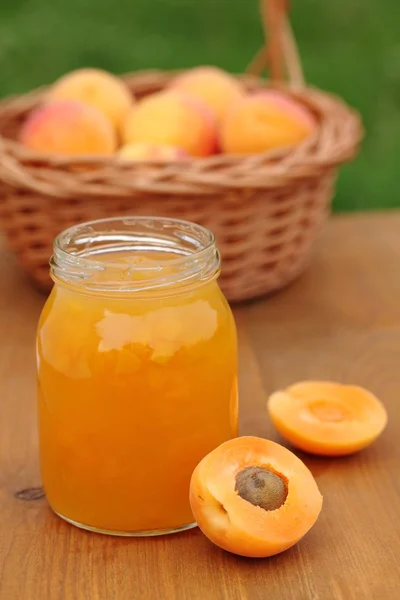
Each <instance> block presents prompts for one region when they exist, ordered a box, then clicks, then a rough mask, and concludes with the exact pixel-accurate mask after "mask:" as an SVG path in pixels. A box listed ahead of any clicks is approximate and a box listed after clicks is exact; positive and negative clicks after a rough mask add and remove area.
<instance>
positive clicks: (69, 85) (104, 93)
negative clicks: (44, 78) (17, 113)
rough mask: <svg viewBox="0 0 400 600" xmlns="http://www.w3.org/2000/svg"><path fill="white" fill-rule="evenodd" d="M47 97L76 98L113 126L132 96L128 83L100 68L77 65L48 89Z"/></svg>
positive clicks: (129, 106) (117, 126) (122, 115)
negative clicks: (101, 115)
mask: <svg viewBox="0 0 400 600" xmlns="http://www.w3.org/2000/svg"><path fill="white" fill-rule="evenodd" d="M48 97H49V99H50V100H76V101H78V102H83V103H84V104H89V106H93V107H94V108H97V109H98V110H99V111H100V112H102V113H103V114H104V115H105V116H106V117H107V118H108V119H109V120H110V121H111V123H112V124H113V125H114V127H115V128H116V129H119V128H120V125H121V123H122V121H123V120H124V118H125V117H126V115H127V113H128V111H129V109H130V108H131V107H132V104H133V101H134V98H133V95H132V93H131V92H130V90H129V88H128V86H127V85H126V84H125V83H124V82H123V81H122V80H121V79H119V78H118V77H116V76H115V75H112V74H111V73H108V72H107V71H103V70H102V69H78V70H76V71H72V72H71V73H67V74H66V75H64V76H63V77H61V78H60V79H58V81H56V82H55V83H54V84H53V86H52V87H51V89H50V90H49V93H48Z"/></svg>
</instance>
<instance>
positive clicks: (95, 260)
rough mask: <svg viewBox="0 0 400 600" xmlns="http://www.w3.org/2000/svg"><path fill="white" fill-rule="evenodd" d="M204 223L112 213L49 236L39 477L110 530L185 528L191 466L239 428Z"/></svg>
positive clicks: (229, 342)
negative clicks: (52, 239)
mask: <svg viewBox="0 0 400 600" xmlns="http://www.w3.org/2000/svg"><path fill="white" fill-rule="evenodd" d="M219 270H220V261H219V254H218V251H217V250H216V248H215V243H214V238H213V236H212V234H211V233H210V232H209V231H207V230H206V229H204V228H202V227H200V226H198V225H194V224H191V223H187V222H184V221H175V220H169V219H158V218H154V219H150V218H129V219H109V220H103V221H95V222H92V223H86V224H84V225H79V226H76V227H74V228H71V229H69V230H66V231H65V232H63V233H62V234H60V236H59V237H58V238H57V239H56V241H55V245H54V256H53V258H52V261H51V274H52V278H53V280H54V282H55V285H54V288H53V291H52V293H51V295H50V296H49V298H48V301H47V303H46V305H45V307H44V310H43V313H42V315H41V318H40V322H39V328H38V340H37V369H38V408H39V443H40V461H41V472H42V479H43V485H44V488H45V491H46V495H47V498H48V501H49V504H50V506H51V507H52V509H53V510H54V511H55V512H56V513H57V514H58V515H59V516H60V517H62V518H64V519H65V520H67V521H69V522H71V523H73V524H75V525H77V526H80V527H83V528H86V529H90V530H95V531H100V532H103V533H111V534H116V535H155V534H162V533H168V532H172V531H176V530H181V529H185V528H189V527H191V526H193V525H194V523H193V516H192V512H191V509H190V505H189V483H190V477H191V474H192V472H193V470H194V468H195V466H196V465H197V463H198V462H199V461H200V460H201V459H202V458H203V457H204V456H205V455H206V454H207V453H209V452H210V451H211V450H213V449H214V448H215V447H217V446H218V445H219V444H221V443H222V442H224V441H226V440H228V439H231V438H233V437H235V436H236V435H237V412H238V407H237V401H238V399H237V343H236V330H235V325H234V320H233V317H232V314H231V311H230V309H229V306H228V304H227V302H226V300H225V298H224V296H223V294H222V293H221V291H220V289H219V287H218V284H217V277H218V274H219Z"/></svg>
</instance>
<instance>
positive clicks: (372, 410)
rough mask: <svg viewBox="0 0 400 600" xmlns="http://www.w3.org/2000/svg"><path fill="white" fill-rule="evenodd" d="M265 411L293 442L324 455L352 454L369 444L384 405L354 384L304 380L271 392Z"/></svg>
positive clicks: (378, 429) (382, 419)
mask: <svg viewBox="0 0 400 600" xmlns="http://www.w3.org/2000/svg"><path fill="white" fill-rule="evenodd" d="M268 412H269V415H270V417H271V420H272V422H273V424H274V425H275V427H276V429H277V430H278V431H279V433H280V434H281V435H282V436H283V437H284V438H286V439H287V440H288V441H289V442H290V443H291V444H292V445H293V446H295V447H296V448H299V449H301V450H304V451H305V452H310V453H311V454H320V455H325V456H341V455H345V454H352V453H353V452H357V451H358V450H361V449H363V448H365V447H366V446H369V445H370V444H371V443H372V442H373V441H374V440H375V439H376V438H377V437H378V436H379V435H380V434H381V433H382V431H383V430H384V428H385V427H386V423H387V413H386V409H385V407H384V405H383V404H382V403H381V402H380V401H379V400H378V399H377V398H376V397H375V396H374V395H373V394H371V392H369V391H368V390H366V389H364V388H361V387H358V386H355V385H341V384H339V383H333V382H326V381H304V382H300V383H297V384H295V385H292V386H291V387H289V388H287V389H286V390H283V391H279V392H275V393H274V394H272V395H271V396H270V398H269V400H268Z"/></svg>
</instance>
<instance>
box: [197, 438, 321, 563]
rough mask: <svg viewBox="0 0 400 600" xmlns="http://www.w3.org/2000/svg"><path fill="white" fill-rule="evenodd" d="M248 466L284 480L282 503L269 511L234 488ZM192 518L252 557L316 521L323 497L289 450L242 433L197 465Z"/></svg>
mask: <svg viewBox="0 0 400 600" xmlns="http://www.w3.org/2000/svg"><path fill="white" fill-rule="evenodd" d="M247 466H268V467H270V468H271V469H272V470H274V471H275V472H276V473H278V474H282V475H283V476H284V477H285V478H286V480H287V483H288V495H287V498H286V500H285V502H284V504H283V505H282V506H281V507H280V508H278V509H277V510H273V511H266V510H264V509H262V508H260V507H258V506H253V505H252V504H251V503H250V502H248V501H246V500H244V499H243V498H241V497H240V496H239V494H238V493H237V492H236V491H235V483H236V475H237V474H238V472H240V471H241V470H242V469H244V468H246V467H247ZM190 505H191V509H192V512H193V515H194V518H195V520H196V522H197V524H198V526H199V528H200V529H201V531H202V532H203V533H204V534H205V535H206V536H207V537H208V539H209V540H210V541H211V542H213V543H214V544H216V545H217V546H219V547H220V548H222V549H223V550H226V551H228V552H231V553H233V554H238V555H240V556H246V557H250V558H265V557H268V556H273V555H275V554H279V553H281V552H283V551H284V550H287V549H288V548H290V547H291V546H293V545H294V544H296V543H297V542H298V541H299V540H300V539H301V538H302V537H303V536H304V535H305V534H306V533H307V532H308V531H309V530H310V529H311V527H312V526H313V525H314V523H315V522H316V520H317V518H318V516H319V514H320V511H321V508H322V496H321V493H320V491H319V489H318V486H317V483H316V481H315V480H314V478H313V476H312V474H311V472H310V471H309V470H308V468H307V467H306V466H305V464H304V463H303V462H302V461H301V460H300V459H299V458H298V457H297V456H295V455H294V454H293V453H292V452H290V450H288V449H287V448H284V447H283V446H281V445H279V444H276V443H275V442H272V441H270V440H265V439H262V438H257V437H252V436H243V437H238V438H234V439H232V440H229V441H228V442H225V443H223V444H221V445H220V446H218V448H216V449H215V450H213V451H212V452H210V454H208V455H207V456H205V457H204V458H203V460H202V461H200V463H199V464H198V465H197V467H196V468H195V470H194V472H193V475H192V478H191V483H190Z"/></svg>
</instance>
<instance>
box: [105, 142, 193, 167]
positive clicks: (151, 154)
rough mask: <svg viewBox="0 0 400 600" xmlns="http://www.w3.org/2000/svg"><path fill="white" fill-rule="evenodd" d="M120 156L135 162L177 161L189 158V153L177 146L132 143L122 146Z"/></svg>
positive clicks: (119, 151)
mask: <svg viewBox="0 0 400 600" xmlns="http://www.w3.org/2000/svg"><path fill="white" fill-rule="evenodd" d="M117 154H118V156H120V157H121V158H124V159H127V160H133V161H146V160H151V161H159V162H165V161H175V160H182V159H183V158H186V157H188V156H189V155H188V153H187V152H186V150H184V149H183V148H178V147H177V146H165V145H161V144H146V143H140V142H137V143H132V144H126V145H125V146H122V147H121V148H120V149H119V150H118V152H117Z"/></svg>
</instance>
